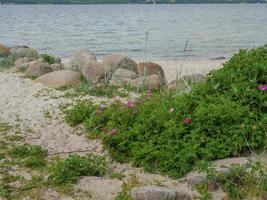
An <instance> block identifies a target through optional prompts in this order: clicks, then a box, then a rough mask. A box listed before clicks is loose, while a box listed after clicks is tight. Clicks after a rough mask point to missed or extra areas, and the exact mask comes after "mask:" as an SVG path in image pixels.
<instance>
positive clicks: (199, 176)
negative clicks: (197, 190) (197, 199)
mask: <svg viewBox="0 0 267 200" xmlns="http://www.w3.org/2000/svg"><path fill="white" fill-rule="evenodd" d="M205 179H206V174H205V173H203V172H189V173H188V174H187V175H186V181H187V183H188V184H189V185H191V186H196V185H198V184H200V183H202V182H203V181H205Z"/></svg>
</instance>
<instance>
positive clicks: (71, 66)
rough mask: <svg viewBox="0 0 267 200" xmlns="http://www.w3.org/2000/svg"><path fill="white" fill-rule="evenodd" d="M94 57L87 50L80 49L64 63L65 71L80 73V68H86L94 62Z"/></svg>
mask: <svg viewBox="0 0 267 200" xmlns="http://www.w3.org/2000/svg"><path fill="white" fill-rule="evenodd" d="M96 61H97V59H96V56H95V55H94V54H93V53H92V52H90V51H89V50H87V49H81V50H79V51H78V52H76V53H75V54H74V55H73V56H71V57H70V59H69V60H68V62H66V63H65V69H68V70H77V71H80V72H81V71H82V68H84V67H85V66H88V64H89V63H91V62H96Z"/></svg>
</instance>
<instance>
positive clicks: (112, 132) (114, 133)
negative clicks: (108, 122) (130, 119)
mask: <svg viewBox="0 0 267 200" xmlns="http://www.w3.org/2000/svg"><path fill="white" fill-rule="evenodd" d="M116 134H117V129H115V128H113V129H112V130H111V132H110V135H112V136H113V135H116Z"/></svg>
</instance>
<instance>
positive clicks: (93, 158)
mask: <svg viewBox="0 0 267 200" xmlns="http://www.w3.org/2000/svg"><path fill="white" fill-rule="evenodd" d="M106 167H107V163H106V161H105V159H104V158H103V157H100V156H97V155H92V154H89V155H87V156H79V155H71V156H69V157H68V158H66V159H64V160H57V161H56V162H55V163H54V164H53V166H52V167H51V175H50V177H49V180H50V181H51V182H52V183H53V184H54V185H57V186H62V185H69V184H71V183H74V182H76V181H77V179H78V178H79V177H80V176H103V175H104V174H105V172H106Z"/></svg>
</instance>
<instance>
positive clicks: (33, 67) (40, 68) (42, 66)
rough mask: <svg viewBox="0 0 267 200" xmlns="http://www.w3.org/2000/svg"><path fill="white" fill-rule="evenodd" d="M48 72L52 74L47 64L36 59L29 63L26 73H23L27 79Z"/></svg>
mask: <svg viewBox="0 0 267 200" xmlns="http://www.w3.org/2000/svg"><path fill="white" fill-rule="evenodd" d="M49 72H52V69H51V67H50V66H49V64H48V63H47V62H44V61H42V60H41V59H38V60H36V61H33V62H31V64H30V65H29V67H28V69H27V71H26V72H25V75H26V76H28V77H38V76H42V75H44V74H46V73H49Z"/></svg>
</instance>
